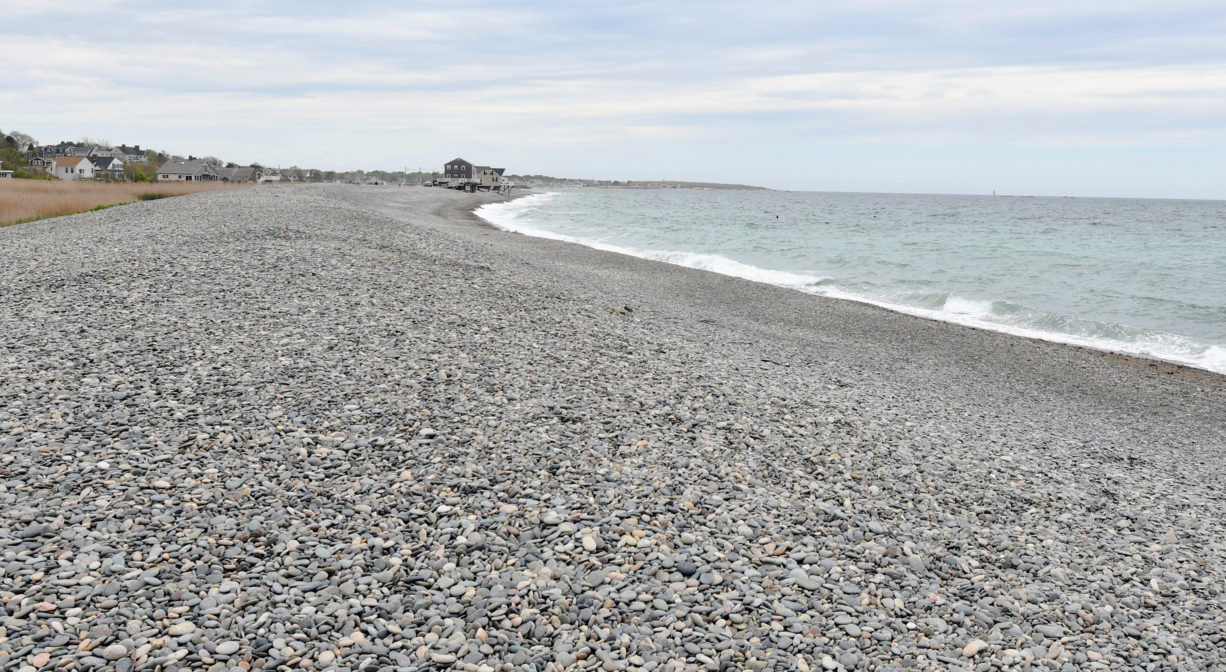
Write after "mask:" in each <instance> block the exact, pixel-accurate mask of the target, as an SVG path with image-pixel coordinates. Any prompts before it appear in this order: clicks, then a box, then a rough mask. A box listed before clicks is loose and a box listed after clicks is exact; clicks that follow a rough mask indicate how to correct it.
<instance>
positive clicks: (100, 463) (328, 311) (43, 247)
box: [0, 185, 1226, 672]
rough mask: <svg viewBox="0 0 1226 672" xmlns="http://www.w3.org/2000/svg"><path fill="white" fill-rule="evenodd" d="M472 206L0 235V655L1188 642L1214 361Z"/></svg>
mask: <svg viewBox="0 0 1226 672" xmlns="http://www.w3.org/2000/svg"><path fill="white" fill-rule="evenodd" d="M500 198H501V197H499V196H491V195H482V194H463V193H458V192H453V191H448V190H444V189H435V188H430V189H427V188H418V187H406V188H395V187H356V186H346V185H322V186H292V187H290V186H286V187H253V188H245V189H235V190H230V191H224V192H213V193H204V194H196V195H191V196H183V197H177V198H172V199H163V200H158V201H148V202H142V203H137V204H132V205H127V206H122V207H116V208H110V209H107V210H102V211H97V212H89V213H83V214H79V215H73V216H69V217H63V218H57V219H51V220H44V221H39V222H32V223H27V224H21V225H16V226H11V227H7V228H3V229H0V669H3V670H20V671H21V672H37V671H40V670H53V669H54V670H115V671H116V672H130V671H131V670H160V671H165V672H169V671H171V670H208V671H209V672H222V671H226V672H234V671H239V670H242V671H246V670H299V669H303V670H311V669H314V670H333V669H335V670H349V669H358V670H370V671H379V672H383V671H390V670H396V671H399V670H428V669H430V670H432V669H454V670H467V671H472V672H494V671H501V670H507V671H510V670H536V671H559V670H609V671H617V670H636V671H643V672H648V671H652V670H661V671H680V670H712V671H723V670H754V671H761V670H801V671H807V670H949V669H966V670H983V671H987V670H1011V669H1017V670H1060V671H1061V672H1071V671H1074V670H1131V669H1135V670H1205V669H1217V668H1219V667H1222V666H1226V662H1224V661H1226V654H1223V653H1222V651H1223V649H1224V648H1226V610H1224V609H1223V602H1224V598H1223V591H1224V590H1226V564H1224V561H1226V541H1224V540H1226V522H1224V521H1226V497H1224V496H1223V488H1224V484H1226V479H1224V478H1223V476H1224V473H1223V472H1224V471H1226V468H1224V465H1226V460H1224V455H1226V378H1224V377H1222V376H1220V375H1216V374H1213V373H1209V372H1205V371H1200V370H1196V369H1188V368H1183V367H1179V366H1174V365H1169V364H1165V363H1161V362H1155V361H1148V360H1144V359H1137V358H1131V357H1123V356H1117V355H1112V354H1111V353H1106V352H1099V351H1094V350H1087V349H1083V348H1077V347H1072V346H1065V345H1057V344H1052V343H1046V342H1040V341H1033V340H1027V339H1023V338H1018V337H1013V336H1008V335H1004V334H999V333H993V332H987V331H980V330H976V329H971V328H967V327H960V326H955V325H950V324H946V323H942V322H936V321H931V320H924V319H920V318H915V317H910V316H906V315H901V314H897V313H891V312H888V311H885V310H882V309H879V308H875V307H872V306H868V305H863V304H857V303H851V302H845V301H839V300H835V299H828V298H824V297H818V296H812V295H807V294H803V293H800V292H795V291H790V290H787V289H783V288H779V287H774V286H770V285H764V284H759V283H753V282H749V281H746V280H741V279H737V278H732V277H727V276H721V275H715V274H711V273H707V272H703V271H697V270H692V269H685V268H681V267H677V266H670V265H666V264H662V263H658V262H653V261H648V260H644V259H638V258H633V257H627V256H622V255H617V254H613V253H608V252H602V251H598V250H593V249H588V248H584V247H580V246H577V245H573V244H569V243H564V242H559V241H551V240H544V239H538V238H530V237H526V236H523V235H519V234H514V233H507V232H503V231H499V230H497V229H494V228H492V227H490V226H488V225H486V224H484V223H483V222H481V221H480V220H479V219H478V218H477V217H475V216H474V215H473V214H472V210H473V209H475V208H476V207H478V206H479V205H481V204H482V203H486V202H490V201H491V200H496V199H500Z"/></svg>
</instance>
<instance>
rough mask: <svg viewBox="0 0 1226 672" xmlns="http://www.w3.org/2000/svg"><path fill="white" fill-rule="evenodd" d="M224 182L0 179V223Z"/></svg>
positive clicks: (208, 188) (223, 186) (192, 190)
mask: <svg viewBox="0 0 1226 672" xmlns="http://www.w3.org/2000/svg"><path fill="white" fill-rule="evenodd" d="M235 186H237V185H233V184H230V183H228V182H226V183H222V182H175V183H160V182H121V183H105V182H85V181H75V182H61V181H47V180H18V179H9V180H0V226H10V225H12V224H20V223H23V222H32V221H35V220H39V219H47V218H48V217H59V216H61V215H70V214H73V213H77V212H85V211H87V210H94V209H101V208H100V207H99V206H106V207H110V206H115V205H122V204H124V203H131V202H133V201H137V200H141V201H148V200H153V199H157V198H168V197H171V196H182V195H184V194H194V193H197V192H201V191H214V190H217V189H230V188H233V187H235Z"/></svg>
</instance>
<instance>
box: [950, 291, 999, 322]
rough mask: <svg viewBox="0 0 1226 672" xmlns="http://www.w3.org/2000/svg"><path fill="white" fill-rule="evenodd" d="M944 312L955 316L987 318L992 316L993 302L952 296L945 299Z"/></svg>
mask: <svg viewBox="0 0 1226 672" xmlns="http://www.w3.org/2000/svg"><path fill="white" fill-rule="evenodd" d="M942 310H943V311H944V312H947V313H950V314H953V315H968V316H971V317H978V318H987V317H990V316H991V315H992V302H991V301H981V300H976V299H967V298H963V297H961V296H956V295H950V297H949V298H947V299H945V305H944V306H943V308H942Z"/></svg>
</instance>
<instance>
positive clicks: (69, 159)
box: [55, 156, 93, 166]
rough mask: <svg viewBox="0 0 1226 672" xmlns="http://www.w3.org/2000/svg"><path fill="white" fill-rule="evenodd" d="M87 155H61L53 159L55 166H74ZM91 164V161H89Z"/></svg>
mask: <svg viewBox="0 0 1226 672" xmlns="http://www.w3.org/2000/svg"><path fill="white" fill-rule="evenodd" d="M87 158H89V157H85V156H61V157H59V158H57V159H56V160H55V165H57V166H75V165H77V164H78V163H81V162H82V161H84V160H85V159H87ZM90 165H91V166H92V165H93V163H90Z"/></svg>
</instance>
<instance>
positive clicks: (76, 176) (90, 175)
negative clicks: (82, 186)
mask: <svg viewBox="0 0 1226 672" xmlns="http://www.w3.org/2000/svg"><path fill="white" fill-rule="evenodd" d="M51 174H52V175H54V176H56V177H58V178H60V179H61V180H69V181H71V180H92V179H94V164H93V162H92V161H90V160H89V157H88V156H57V157H55V159H54V160H53V161H52V162H51Z"/></svg>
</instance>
